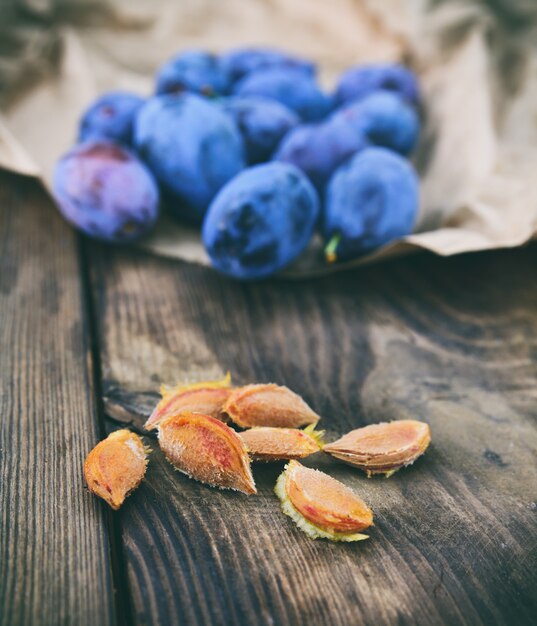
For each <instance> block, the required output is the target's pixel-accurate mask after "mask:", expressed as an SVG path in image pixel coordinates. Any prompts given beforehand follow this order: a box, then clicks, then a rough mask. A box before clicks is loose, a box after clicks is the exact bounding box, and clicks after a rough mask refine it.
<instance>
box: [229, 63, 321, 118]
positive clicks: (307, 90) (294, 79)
mask: <svg viewBox="0 0 537 626" xmlns="http://www.w3.org/2000/svg"><path fill="white" fill-rule="evenodd" d="M233 93H234V94H235V95H237V96H262V97H264V98H272V99H273V100H277V101H278V102H281V104H284V105H285V106H286V107H288V108H289V109H291V110H293V111H295V112H296V113H297V115H299V116H300V117H301V118H302V119H303V120H304V121H306V122H314V121H317V120H320V119H322V118H323V117H325V116H326V115H327V114H328V112H329V111H330V109H331V106H332V101H331V99H330V98H329V97H328V96H327V95H326V94H324V93H323V92H322V91H321V90H320V89H319V87H318V85H317V83H316V82H315V79H314V78H313V77H312V76H309V75H307V74H305V73H304V72H303V71H300V70H298V69H294V68H282V67H275V68H269V69H267V70H263V71H258V72H252V73H251V74H248V75H247V76H245V77H244V78H243V79H242V80H241V81H239V82H238V83H237V84H235V85H234V86H233Z"/></svg>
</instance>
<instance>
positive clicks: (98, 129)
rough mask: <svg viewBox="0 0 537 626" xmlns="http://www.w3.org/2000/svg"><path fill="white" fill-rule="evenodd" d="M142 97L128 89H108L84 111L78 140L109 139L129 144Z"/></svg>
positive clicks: (142, 100) (141, 103) (142, 101)
mask: <svg viewBox="0 0 537 626" xmlns="http://www.w3.org/2000/svg"><path fill="white" fill-rule="evenodd" d="M143 103H144V98H141V97H140V96H138V95H136V94H134V93H130V92H128V91H109V92H108V93H105V94H103V95H102V96H100V97H99V98H97V100H95V102H94V103H93V104H92V105H90V107H89V108H88V109H87V110H86V111H85V113H84V114H83V116H82V119H81V120H80V126H79V132H78V140H79V141H86V140H88V139H110V140H111V141H115V142H118V143H122V144H125V145H129V144H130V143H131V140H132V127H133V123H134V119H135V117H136V114H137V113H138V111H139V110H140V107H141V106H142V105H143Z"/></svg>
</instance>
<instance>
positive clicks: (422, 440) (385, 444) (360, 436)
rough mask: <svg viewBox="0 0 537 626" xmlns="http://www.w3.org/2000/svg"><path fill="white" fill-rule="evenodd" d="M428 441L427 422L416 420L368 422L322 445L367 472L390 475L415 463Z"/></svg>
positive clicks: (428, 430) (332, 453)
mask: <svg viewBox="0 0 537 626" xmlns="http://www.w3.org/2000/svg"><path fill="white" fill-rule="evenodd" d="M430 441H431V432H430V429H429V425H428V424H426V423H425V422H419V421H416V420H400V421H396V422H383V423H381V424H371V425H369V426H365V427H364V428H358V429H356V430H353V431H351V432H350V433H347V434H346V435H344V436H343V437H341V439H338V440H337V441H334V442H333V443H330V444H327V445H326V446H324V448H323V450H324V451H325V452H328V454H331V455H332V456H334V457H336V458H337V459H340V460H341V461H345V462H346V463H349V464H350V465H354V466H356V467H359V468H360V469H361V470H363V471H364V472H366V473H367V475H368V476H371V475H372V474H386V476H390V475H391V474H393V473H394V472H396V471H397V470H399V469H401V467H404V466H405V465H409V464H411V463H414V461H415V460H416V459H417V458H418V457H419V456H421V455H422V454H423V453H424V452H425V450H426V449H427V446H428V445H429V443H430Z"/></svg>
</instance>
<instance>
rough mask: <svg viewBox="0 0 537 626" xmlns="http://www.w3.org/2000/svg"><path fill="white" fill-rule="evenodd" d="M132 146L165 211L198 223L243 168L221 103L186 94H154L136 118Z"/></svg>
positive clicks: (240, 145)
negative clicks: (154, 183)
mask: <svg viewBox="0 0 537 626" xmlns="http://www.w3.org/2000/svg"><path fill="white" fill-rule="evenodd" d="M134 144H135V146H136V149H137V150H138V153H139V154H140V156H141V157H142V159H143V160H144V161H145V162H146V163H147V165H148V166H149V168H150V169H151V171H152V172H153V173H154V175H155V176H156V177H157V179H158V180H159V182H160V183H161V185H162V187H163V190H164V191H165V193H166V196H167V198H170V199H171V200H172V201H171V202H170V203H169V206H170V209H171V210H172V211H173V212H174V213H175V214H176V215H177V216H178V217H181V218H183V219H186V220H188V221H191V222H195V223H201V221H202V220H203V217H204V215H205V212H206V211H207V207H208V206H209V203H210V202H211V200H212V199H213V197H214V196H215V194H216V193H217V192H218V190H219V189H220V188H221V187H222V186H223V185H224V184H225V183H227V181H228V180H229V179H230V178H232V177H233V176H235V174H237V173H238V172H240V170H241V169H242V168H243V167H244V155H243V152H244V149H243V142H242V138H241V136H240V133H239V130H238V129H237V127H236V125H235V123H234V122H233V120H232V119H231V118H230V116H229V115H228V114H227V113H225V112H224V111H223V110H222V108H221V107H220V106H217V105H216V104H213V103H211V102H210V101H208V100H206V99H204V98H201V97H199V96H197V95H194V94H190V93H183V94H166V95H162V96H155V97H153V98H151V99H150V100H148V102H147V103H146V104H145V105H144V106H143V107H142V109H141V110H140V113H139V114H138V117H137V119H136V124H135V130H134Z"/></svg>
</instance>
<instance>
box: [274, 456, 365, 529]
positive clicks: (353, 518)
mask: <svg viewBox="0 0 537 626" xmlns="http://www.w3.org/2000/svg"><path fill="white" fill-rule="evenodd" d="M275 491H276V494H277V495H278V497H279V498H280V501H281V504H282V510H283V512H284V513H285V514H286V515H289V516H290V517H291V518H292V519H293V520H294V521H295V522H296V523H297V525H298V526H299V528H300V529H301V530H303V531H304V532H305V533H307V534H308V535H309V536H310V537H312V538H314V539H315V538H318V537H321V538H325V539H331V540H333V541H360V540H362V539H366V538H367V536H366V535H362V534H361V531H363V530H365V529H366V528H368V527H369V526H371V524H372V523H373V513H372V511H371V509H370V508H369V507H368V506H367V504H366V503H365V502H364V501H363V500H362V499H361V498H359V497H358V496H357V495H356V494H355V493H354V492H353V491H352V490H351V489H349V488H348V487H346V486H345V485H344V484H343V483H340V482H339V481H338V480H336V479H335V478H332V477H331V476H328V474H325V473H323V472H320V471H319V470H314V469H310V468H308V467H304V466H303V465H301V464H300V463H298V461H290V462H289V463H288V464H287V466H286V468H285V471H284V472H283V474H281V476H280V477H279V478H278V482H277V483H276V489H275Z"/></svg>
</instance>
